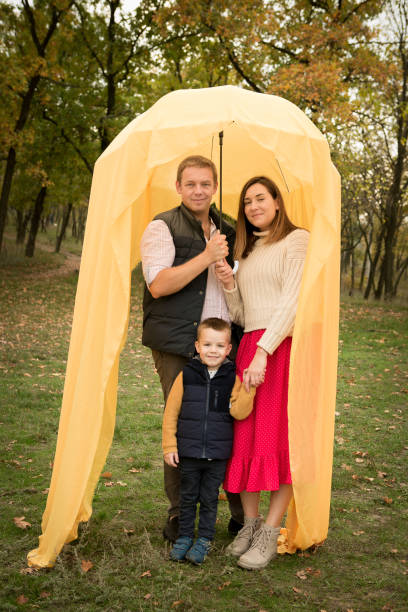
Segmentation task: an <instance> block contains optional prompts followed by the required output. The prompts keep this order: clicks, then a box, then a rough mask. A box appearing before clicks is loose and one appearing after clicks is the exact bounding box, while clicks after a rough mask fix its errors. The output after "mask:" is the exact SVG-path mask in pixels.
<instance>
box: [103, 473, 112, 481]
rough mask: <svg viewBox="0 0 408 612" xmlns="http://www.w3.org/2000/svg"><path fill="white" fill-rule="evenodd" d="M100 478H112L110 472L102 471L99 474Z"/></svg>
mask: <svg viewBox="0 0 408 612" xmlns="http://www.w3.org/2000/svg"><path fill="white" fill-rule="evenodd" d="M101 478H107V479H108V480H109V479H110V478H112V472H104V473H103V474H101Z"/></svg>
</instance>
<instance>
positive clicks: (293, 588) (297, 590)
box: [292, 587, 302, 593]
mask: <svg viewBox="0 0 408 612" xmlns="http://www.w3.org/2000/svg"><path fill="white" fill-rule="evenodd" d="M292 591H294V592H295V593H302V591H301V590H300V589H297V588H296V587H292Z"/></svg>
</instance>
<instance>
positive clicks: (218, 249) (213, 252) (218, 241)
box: [205, 230, 228, 263]
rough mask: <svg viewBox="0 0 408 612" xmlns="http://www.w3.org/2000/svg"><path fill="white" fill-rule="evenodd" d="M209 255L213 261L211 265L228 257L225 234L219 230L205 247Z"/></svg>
mask: <svg viewBox="0 0 408 612" xmlns="http://www.w3.org/2000/svg"><path fill="white" fill-rule="evenodd" d="M205 250H206V252H207V255H208V257H209V259H210V260H211V262H210V263H214V262H216V261H220V260H222V259H224V257H227V255H228V243H227V238H226V236H225V234H220V231H219V230H217V231H216V233H215V234H214V235H213V236H212V237H211V238H210V240H209V241H208V242H207V246H206V247H205Z"/></svg>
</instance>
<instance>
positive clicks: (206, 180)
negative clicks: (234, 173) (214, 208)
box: [176, 166, 218, 218]
mask: <svg viewBox="0 0 408 612" xmlns="http://www.w3.org/2000/svg"><path fill="white" fill-rule="evenodd" d="M217 187H218V185H217V183H215V182H214V177H213V173H212V171H211V168H197V167H196V166H191V167H188V168H185V169H184V170H183V174H182V175H181V181H180V182H179V181H177V182H176V189H177V193H179V194H180V195H181V199H182V201H183V204H184V205H185V206H186V207H187V208H188V209H189V210H190V211H191V212H192V213H193V215H195V216H196V217H199V218H200V217H203V216H205V215H208V211H209V209H210V204H211V200H212V197H213V195H214V193H215V192H216V191H217Z"/></svg>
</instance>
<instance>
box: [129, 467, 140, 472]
mask: <svg viewBox="0 0 408 612" xmlns="http://www.w3.org/2000/svg"><path fill="white" fill-rule="evenodd" d="M141 471H142V469H141V468H135V467H133V468H130V470H128V472H132V474H139V473H140V472H141Z"/></svg>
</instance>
